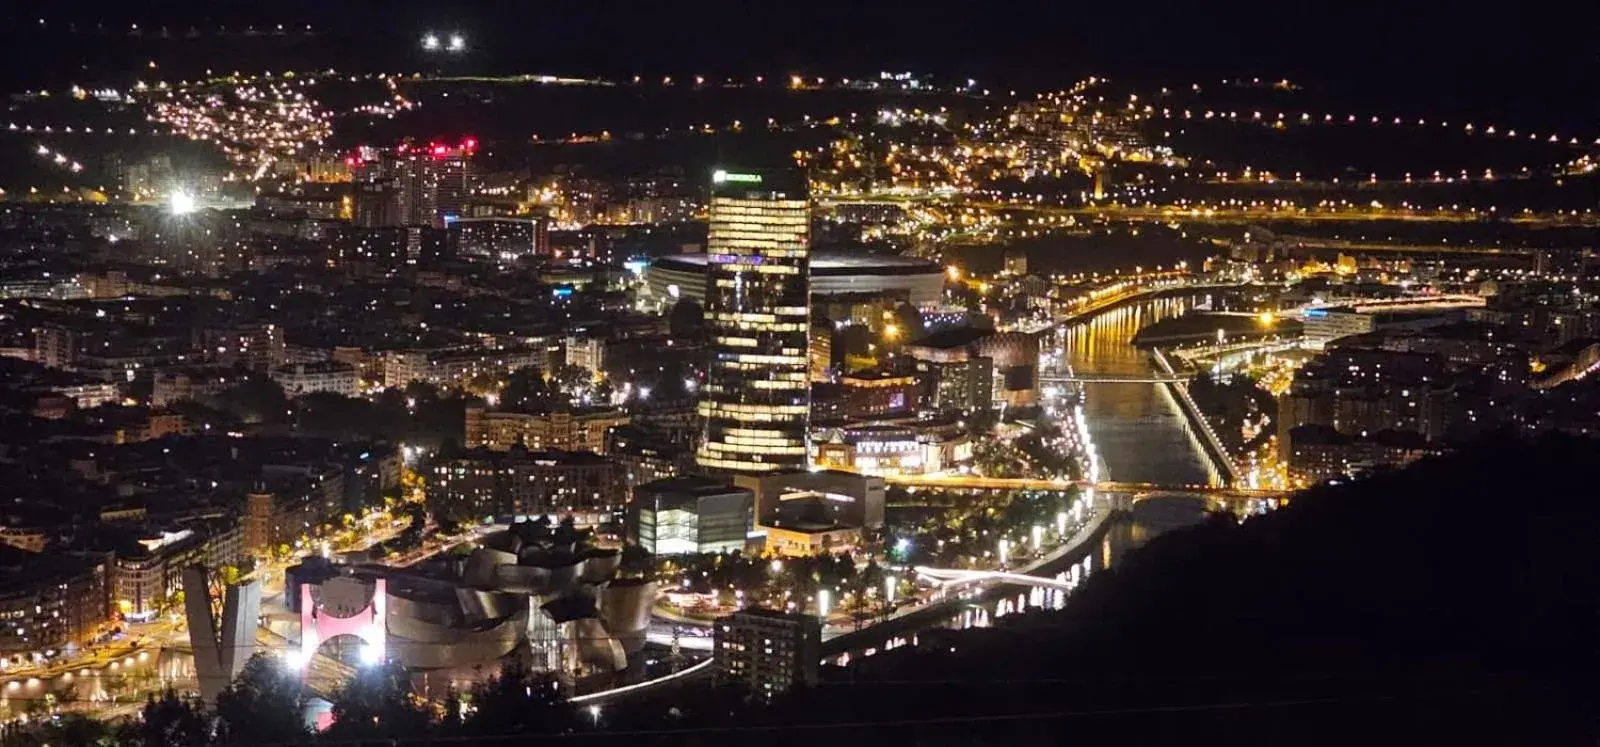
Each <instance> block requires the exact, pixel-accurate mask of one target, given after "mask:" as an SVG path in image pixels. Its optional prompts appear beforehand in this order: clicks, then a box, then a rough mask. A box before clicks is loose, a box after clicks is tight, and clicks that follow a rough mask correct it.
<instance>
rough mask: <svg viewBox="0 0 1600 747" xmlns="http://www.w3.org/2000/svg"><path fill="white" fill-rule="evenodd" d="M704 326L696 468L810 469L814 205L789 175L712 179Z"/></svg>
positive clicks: (727, 174) (724, 174)
mask: <svg viewBox="0 0 1600 747" xmlns="http://www.w3.org/2000/svg"><path fill="white" fill-rule="evenodd" d="M711 181H712V185H711V230H710V235H709V237H708V239H707V242H706V243H707V245H706V253H707V254H708V255H710V256H709V257H708V259H709V261H708V262H707V269H706V303H705V318H706V323H707V326H709V328H710V330H711V351H710V360H709V361H707V366H706V385H705V387H704V389H703V390H702V392H701V400H700V415H701V416H702V417H703V418H705V438H704V439H703V440H702V442H701V445H700V451H699V453H698V455H697V460H698V461H699V463H700V466H702V467H705V468H708V469H716V470H733V471H740V472H769V471H773V470H780V469H804V468H805V467H806V466H807V464H808V458H807V454H806V429H807V421H808V419H809V417H810V412H811V388H810V383H809V381H808V377H807V373H808V371H807V355H808V352H809V350H808V347H809V346H808V343H809V338H810V330H811V303H810V293H809V283H808V274H809V270H810V268H809V264H810V226H811V203H810V200H809V198H808V196H807V189H806V183H805V177H804V176H803V175H802V174H800V173H797V172H788V171H762V172H754V171H725V170H721V169H718V170H717V171H716V173H714V174H713V175H712V179H711Z"/></svg>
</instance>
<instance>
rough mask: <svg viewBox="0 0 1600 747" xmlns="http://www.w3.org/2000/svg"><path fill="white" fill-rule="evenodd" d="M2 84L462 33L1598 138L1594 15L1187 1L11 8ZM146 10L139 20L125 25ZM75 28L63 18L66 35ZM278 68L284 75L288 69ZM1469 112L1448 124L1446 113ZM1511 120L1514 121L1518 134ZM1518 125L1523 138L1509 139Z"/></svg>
mask: <svg viewBox="0 0 1600 747" xmlns="http://www.w3.org/2000/svg"><path fill="white" fill-rule="evenodd" d="M4 5H5V6H6V7H5V8H4V9H3V10H0V14H4V15H5V16H6V19H5V20H6V21H7V24H6V26H5V27H4V33H5V36H6V37H7V38H6V39H4V40H0V41H5V42H9V43H8V44H7V45H6V46H7V47H8V49H7V50H6V52H5V54H7V63H8V64H7V66H6V69H5V70H4V73H5V77H6V79H7V80H8V81H13V80H15V81H21V80H25V79H26V77H27V76H28V75H29V74H31V73H32V72H34V70H35V69H37V68H40V67H43V68H45V69H46V71H49V70H51V69H54V70H55V71H56V72H58V73H59V71H60V69H61V68H63V67H64V68H66V69H67V70H71V68H72V67H73V65H72V64H71V63H70V61H61V60H60V59H59V57H58V56H59V55H62V54H71V53H72V52H73V51H75V50H73V49H72V48H73V46H74V45H73V44H71V43H66V44H61V43H58V41H59V40H52V38H50V37H49V36H48V35H41V34H38V33H33V32H34V29H35V25H36V24H37V19H38V17H40V16H43V17H45V18H46V19H47V20H49V21H50V22H51V23H52V24H55V25H56V26H57V27H59V25H60V24H61V23H62V22H64V21H66V20H74V21H77V22H79V23H82V24H85V25H88V24H92V23H95V22H102V23H105V24H107V25H108V26H117V27H119V28H120V27H124V26H125V25H126V24H127V23H129V22H139V23H142V24H144V25H145V26H146V27H147V28H148V27H152V26H158V25H161V24H170V25H172V26H174V27H180V26H181V27H185V28H186V27H187V26H188V25H190V24H195V25H201V24H206V23H208V22H209V23H210V24H215V23H228V24H230V25H242V24H244V23H258V24H276V23H291V24H303V23H314V24H317V25H318V26H319V27H324V28H329V29H331V30H332V32H333V36H331V37H329V39H330V40H332V39H335V38H336V39H337V40H338V44H330V45H326V46H327V48H326V49H322V50H317V51H315V52H304V53H300V52H297V53H296V54H295V55H293V56H292V57H294V58H295V59H301V60H303V59H309V58H311V57H315V56H318V55H322V54H328V55H333V54H337V55H339V56H341V57H344V58H349V59H351V60H352V61H350V62H346V63H343V64H340V65H339V67H341V69H344V68H359V67H366V66H370V67H372V68H374V69H384V68H386V67H387V66H393V65H397V64H402V62H404V61H409V62H411V63H412V64H415V59H414V58H412V59H410V60H407V57H408V56H409V55H412V54H413V53H414V49H415V40H416V38H417V36H418V35H419V34H420V33H421V32H422V30H424V29H427V28H440V29H444V28H460V29H462V30H464V31H466V32H467V34H468V35H469V37H470V38H471V39H472V40H473V46H474V48H475V56H474V59H473V60H471V64H473V65H474V66H476V67H478V68H480V69H483V70H486V71H504V70H513V69H514V70H524V71H549V72H569V71H570V72H598V73H611V74H625V73H628V72H632V71H635V70H637V71H639V72H677V73H680V74H687V73H693V72H706V73H713V74H714V73H719V72H729V73H733V72H740V73H742V72H752V71H764V72H772V71H779V72H781V71H785V70H792V69H804V70H808V71H817V72H824V73H845V74H861V73H863V72H869V71H872V70H877V69H915V70H933V71H938V72H947V73H950V74H954V75H963V76H968V75H970V76H974V77H979V78H980V79H983V80H985V81H986V82H987V81H996V82H999V81H1004V82H1006V83H1008V84H1010V83H1015V84H1016V85H1019V86H1036V87H1043V86H1050V85H1058V84H1060V83H1061V82H1063V81H1070V80H1071V79H1073V78H1075V77H1076V76H1079V75H1085V74H1091V73H1099V74H1109V75H1114V76H1122V77H1135V78H1144V79H1148V80H1154V81H1185V80H1189V79H1193V78H1201V79H1209V78H1220V77H1223V76H1230V77H1231V76H1261V77H1263V78H1269V77H1270V78H1274V79H1275V78H1281V77H1285V76H1288V77H1290V78H1293V79H1296V80H1309V81H1312V82H1316V83H1319V84H1323V85H1326V86H1328V87H1330V88H1335V89H1340V90H1343V91H1347V92H1350V93H1353V94H1358V95H1359V96H1363V97H1370V103H1371V104H1372V105H1374V106H1387V105H1393V106H1398V107H1401V108H1402V109H1403V110H1405V111H1417V112H1430V111H1441V112H1444V113H1449V112H1448V110H1449V109H1452V108H1455V107H1456V106H1457V105H1460V104H1462V102H1470V103H1471V104H1473V106H1472V107H1470V108H1472V109H1476V110H1477V111H1479V112H1481V113H1483V114H1485V115H1487V116H1505V117H1513V116H1514V115H1516V114H1518V113H1526V114H1528V115H1529V116H1532V115H1534V114H1537V115H1539V116H1540V117H1544V118H1548V119H1550V120H1552V121H1560V122H1562V123H1565V124H1567V125H1569V126H1587V127H1590V128H1593V127H1595V125H1596V124H1597V122H1596V117H1597V113H1600V83H1597V81H1596V75H1595V73H1596V72H1597V71H1600V45H1597V44H1594V43H1593V42H1592V41H1591V40H1590V38H1592V32H1593V29H1595V28H1596V27H1597V21H1600V7H1597V6H1600V3H1593V2H1569V3H1564V4H1561V5H1556V4H1554V3H1539V2H1532V3H1530V2H1515V1H1513V0H1501V1H1499V2H1493V3H1490V2H1475V3H1465V2H1450V1H1449V0H1440V1H1439V2H1429V3H1421V2H1409V1H1402V2H1389V3H1379V2H1372V1H1371V0H1362V1H1361V2H1345V3H1319V2H1302V1H1297V0H1285V1H1283V2H1277V3H1263V2H1245V3H1238V2H1225V1H1222V0H1191V1H1190V2H1186V3H1174V2H1138V1H1137V0H1135V1H1132V2H1124V1H1120V0H1098V1H1097V2H1095V3H1092V4H1090V3H1084V2H1077V1H1075V0H1059V1H1056V2H1051V1H1049V0H1026V1H1023V2H1005V1H1004V0H990V1H989V2H976V1H967V0H962V1H960V2H951V1H945V2H938V1H933V0H924V1H923V2H911V1H910V0H859V1H858V2H845V1H843V0H814V1H812V2H804V1H794V0H767V1H765V2H758V1H748V2H734V1H733V0H717V1H715V2H694V3H683V2H677V3H675V2H661V1H659V0H657V1H645V0H620V1H619V0H611V1H607V0H587V1H581V2H577V1H572V0H566V1H562V2H539V1H530V0H496V1H494V2H489V1H479V0H473V1H471V2H446V1H444V0H432V1H431V2H419V1H417V0H392V1H386V2H374V1H373V0H318V1H317V2H310V1H309V0H275V1H274V2H256V1H255V0H231V1H230V0H213V1H212V2H204V3H202V2H196V1H195V0H160V2H153V3H126V2H123V3H118V4H115V5H112V4H106V3H99V4H97V3H94V2H85V3H71V4H68V3H60V2H38V0H9V1H8V2H6V3H4ZM141 6H142V7H141ZM66 14H71V15H72V16H75V17H74V18H68V15H66ZM288 64H289V61H288V60H285V61H284V64H283V66H285V67H287V66H288ZM1467 108H1469V107H1462V110H1464V109H1467ZM1519 119H1520V118H1519ZM1524 121H1525V120H1524Z"/></svg>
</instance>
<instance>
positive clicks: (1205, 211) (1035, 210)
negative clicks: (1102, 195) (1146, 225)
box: [817, 193, 1600, 254]
mask: <svg viewBox="0 0 1600 747" xmlns="http://www.w3.org/2000/svg"><path fill="white" fill-rule="evenodd" d="M923 202H939V203H942V204H946V205H949V206H951V207H961V208H974V209H979V210H990V211H994V212H1000V213H1005V212H1013V213H1015V212H1026V213H1032V214H1036V215H1049V216H1061V217H1074V218H1077V217H1083V218H1100V219H1105V220H1129V221H1135V220H1137V221H1151V222H1157V223H1217V224H1235V223H1259V222H1262V221H1286V222H1307V223H1315V222H1337V223H1355V222H1365V221H1394V222H1402V223H1489V222H1506V223H1513V224H1516V225H1522V226H1570V227H1594V226H1600V216H1596V215H1585V214H1559V213H1558V214H1544V213H1514V214H1511V215H1505V216H1499V215H1496V214H1494V213H1491V212H1486V211H1476V212H1474V211H1471V210H1448V211H1446V210H1438V211H1422V210H1404V209H1398V210H1397V209H1385V208H1359V209H1354V208H1315V209H1313V208H1301V207H1288V208H1284V207H1278V208H1271V207H1256V208H1252V207H1210V206H1207V207H1198V206H1196V207H1188V206H1181V205H1148V206H1146V205H1089V206H1077V207H1067V206H1061V205H1041V204H1038V203H1027V202H1020V201H1019V202H996V201H986V200H968V199H965V198H963V197H961V196H957V195H952V194H939V193H918V194H863V195H828V196H825V197H819V198H818V199H817V204H818V205H819V206H821V207H834V206H838V205H850V204H899V205H904V204H908V203H923ZM1387 246H1389V247H1391V248H1390V249H1389V251H1408V250H1410V251H1419V252H1420V251H1435V252H1437V251H1439V250H1440V248H1439V247H1437V246H1434V247H1429V246H1426V245H1412V246H1411V247H1406V246H1405V245H1387ZM1459 250H1460V251H1464V252H1467V253H1474V254H1515V253H1520V252H1519V251H1517V250H1501V249H1498V248H1495V247H1480V248H1476V249H1474V248H1469V247H1461V248H1459ZM1446 251H1455V250H1454V249H1447V250H1446Z"/></svg>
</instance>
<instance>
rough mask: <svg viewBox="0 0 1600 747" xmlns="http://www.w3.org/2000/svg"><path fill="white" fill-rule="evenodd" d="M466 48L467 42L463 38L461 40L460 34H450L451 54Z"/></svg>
mask: <svg viewBox="0 0 1600 747" xmlns="http://www.w3.org/2000/svg"><path fill="white" fill-rule="evenodd" d="M466 48H467V40H466V39H465V38H462V36H461V35H460V34H451V35H450V51H452V52H460V51H461V50H463V49H466Z"/></svg>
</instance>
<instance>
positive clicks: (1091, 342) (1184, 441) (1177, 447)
mask: <svg viewBox="0 0 1600 747" xmlns="http://www.w3.org/2000/svg"><path fill="white" fill-rule="evenodd" d="M1202 299H1203V297H1202ZM1202 299H1197V298H1195V297H1173V298H1160V299H1155V300H1151V301H1145V302H1142V303H1135V304H1127V305H1124V306H1119V307H1117V308H1114V309H1111V310H1110V311H1107V312H1105V313H1102V314H1099V315H1097V316H1095V317H1094V318H1093V319H1090V320H1089V321H1087V322H1083V323H1081V324H1076V325H1073V326H1072V327H1070V328H1067V329H1066V330H1064V331H1063V332H1062V333H1061V334H1062V343H1063V349H1064V354H1065V358H1066V361H1067V363H1069V364H1070V365H1071V366H1072V370H1073V371H1074V372H1076V373H1079V374H1130V375H1143V374H1149V373H1151V372H1152V366H1153V364H1152V363H1151V362H1150V355H1149V353H1148V352H1146V351H1143V350H1140V349H1138V348H1136V347H1134V346H1133V342H1132V341H1133V336H1134V335H1135V334H1136V333H1138V331H1139V330H1140V329H1143V328H1145V327H1148V326H1150V325H1152V324H1155V323H1156V322H1158V321H1161V320H1163V319H1169V318H1172V317H1176V316H1181V315H1182V314H1183V313H1184V312H1185V311H1187V310H1188V309H1189V308H1191V307H1192V306H1193V305H1194V304H1195V303H1196V302H1197V300H1202ZM1083 409H1084V415H1085V416H1086V417H1087V418H1088V420H1089V434H1090V436H1091V437H1092V438H1093V439H1094V444H1095V447H1096V448H1097V449H1098V450H1099V452H1100V458H1101V460H1102V461H1103V462H1104V464H1103V465H1102V466H1103V467H1104V469H1105V470H1106V471H1108V472H1109V473H1110V477H1111V479H1113V480H1117V481H1121V482H1153V483H1161V484H1165V485H1183V484H1191V483H1197V484H1202V485H1203V484H1205V483H1206V478H1207V473H1208V470H1207V466H1206V463H1205V460H1204V458H1203V457H1202V456H1201V455H1200V454H1199V453H1198V452H1197V451H1195V449H1194V445H1193V443H1192V439H1191V438H1190V436H1189V431H1188V425H1187V424H1186V423H1185V422H1184V419H1183V414H1182V413H1181V412H1180V411H1179V410H1178V406H1177V404H1176V403H1175V402H1173V401H1172V399H1171V397H1170V396H1169V395H1168V394H1167V393H1166V392H1165V391H1163V389H1162V387H1161V385H1159V384H1086V385H1084V404H1083Z"/></svg>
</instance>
